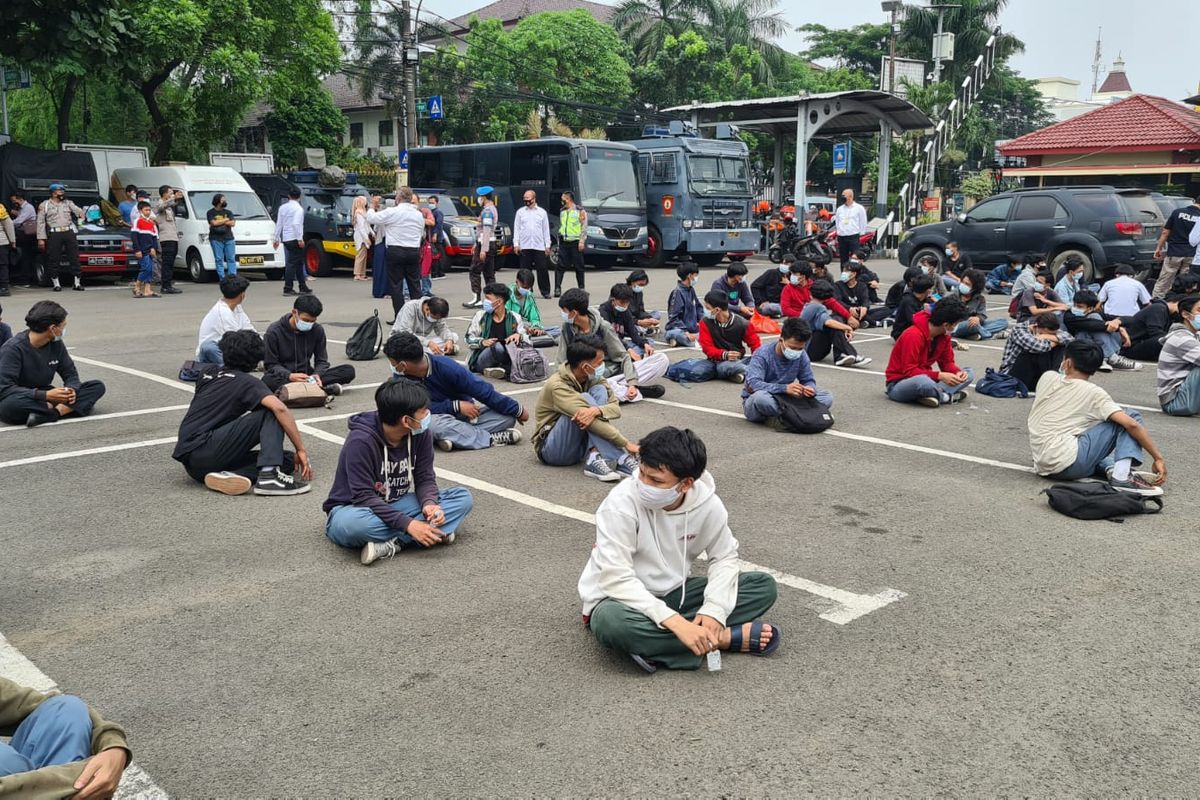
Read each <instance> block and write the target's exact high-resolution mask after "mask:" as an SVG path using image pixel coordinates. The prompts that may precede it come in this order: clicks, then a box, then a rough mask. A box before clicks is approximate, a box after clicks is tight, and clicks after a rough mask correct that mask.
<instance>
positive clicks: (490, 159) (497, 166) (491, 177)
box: [475, 147, 510, 186]
mask: <svg viewBox="0 0 1200 800" xmlns="http://www.w3.org/2000/svg"><path fill="white" fill-rule="evenodd" d="M509 153H510V149H509V148H507V147H477V148H475V176H476V178H477V179H478V180H479V184H480V185H481V186H507V185H508V175H509V171H508V158H509Z"/></svg>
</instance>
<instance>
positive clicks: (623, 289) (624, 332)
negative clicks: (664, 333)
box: [600, 283, 654, 361]
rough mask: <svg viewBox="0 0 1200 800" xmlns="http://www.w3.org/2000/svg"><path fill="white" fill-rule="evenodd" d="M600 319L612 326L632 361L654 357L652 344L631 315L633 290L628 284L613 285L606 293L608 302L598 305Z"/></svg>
mask: <svg viewBox="0 0 1200 800" xmlns="http://www.w3.org/2000/svg"><path fill="white" fill-rule="evenodd" d="M600 318H601V319H603V320H604V321H605V322H607V323H608V324H609V325H612V327H613V330H614V331H616V333H617V335H618V336H620V337H621V342H622V343H623V344H624V345H625V349H626V350H627V351H629V357H630V358H632V359H633V360H634V361H641V360H642V359H643V358H645V357H646V356H652V355H654V344H653V342H651V341H650V339H648V338H647V337H646V336H645V335H643V334H642V330H641V328H639V327H638V324H637V317H635V316H634V315H633V289H632V288H631V287H630V286H629V284H626V283H618V284H614V285H613V287H612V289H610V290H609V292H608V302H606V303H601V304H600Z"/></svg>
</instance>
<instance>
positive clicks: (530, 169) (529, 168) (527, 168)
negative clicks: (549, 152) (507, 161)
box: [511, 147, 547, 189]
mask: <svg viewBox="0 0 1200 800" xmlns="http://www.w3.org/2000/svg"><path fill="white" fill-rule="evenodd" d="M546 169H547V165H546V150H545V149H544V148H538V147H514V148H513V150H512V176H511V181H512V185H513V186H520V187H522V188H524V189H539V188H542V187H544V186H545V185H546Z"/></svg>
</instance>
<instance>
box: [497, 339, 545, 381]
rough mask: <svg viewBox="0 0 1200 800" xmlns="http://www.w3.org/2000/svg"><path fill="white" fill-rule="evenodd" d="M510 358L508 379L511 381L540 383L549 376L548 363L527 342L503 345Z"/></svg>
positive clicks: (539, 352)
mask: <svg viewBox="0 0 1200 800" xmlns="http://www.w3.org/2000/svg"><path fill="white" fill-rule="evenodd" d="M505 349H506V350H508V357H509V359H511V360H512V372H511V373H510V374H509V376H508V379H509V380H510V381H512V382H513V383H541V382H542V381H544V380H546V378H548V377H550V365H549V364H548V363H546V359H545V358H543V357H542V353H541V351H539V350H538V349H537V348H535V347H531V346H529V345H527V344H509V345H505Z"/></svg>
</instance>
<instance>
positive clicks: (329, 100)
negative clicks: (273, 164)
mask: <svg viewBox="0 0 1200 800" xmlns="http://www.w3.org/2000/svg"><path fill="white" fill-rule="evenodd" d="M271 106H272V110H271V112H270V113H269V114H267V116H266V118H265V119H264V120H263V122H264V124H265V125H266V128H267V135H268V136H269V137H270V139H271V148H272V150H273V151H274V152H275V153H276V160H277V161H279V162H280V163H286V164H294V163H297V161H298V160H299V155H300V151H301V150H302V149H303V148H305V147H320V148H323V149H324V150H325V151H326V153H332V152H333V151H334V150H335V149H337V148H338V147H340V146H341V138H342V130H343V129H344V127H345V125H346V118H345V116H344V115H343V114H342V112H341V111H339V110H338V108H337V106H335V105H334V104H333V97H332V96H331V95H330V94H329V92H328V91H327V90H326V89H325V88H324V87H323V86H300V87H296V88H295V89H293V91H291V92H290V93H289V94H287V95H286V96H277V97H276V98H275V99H274V101H273V102H272V104H271ZM335 163H341V162H335ZM342 166H346V165H345V164H342Z"/></svg>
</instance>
